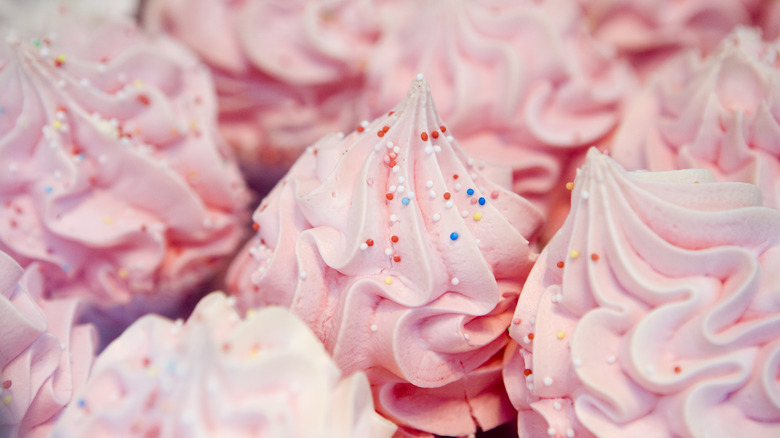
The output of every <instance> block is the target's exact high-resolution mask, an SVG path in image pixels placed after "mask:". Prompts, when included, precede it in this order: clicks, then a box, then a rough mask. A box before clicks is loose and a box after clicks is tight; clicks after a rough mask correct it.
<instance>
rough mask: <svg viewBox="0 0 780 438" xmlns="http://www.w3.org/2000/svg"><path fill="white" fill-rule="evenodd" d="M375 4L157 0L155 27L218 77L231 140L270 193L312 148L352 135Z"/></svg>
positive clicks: (149, 13) (151, 9)
mask: <svg viewBox="0 0 780 438" xmlns="http://www.w3.org/2000/svg"><path fill="white" fill-rule="evenodd" d="M378 16H379V14H377V13H376V12H375V11H374V9H373V8H372V5H371V2H364V1H355V0H339V1H325V0H317V1H300V0H299V1H262V0H250V1H242V2H225V1H219V0H196V1H190V0H149V1H147V3H146V5H145V8H144V13H143V19H144V23H145V25H146V27H147V28H149V29H150V30H152V31H155V32H165V33H168V34H170V35H172V36H173V37H175V38H177V39H178V40H180V41H182V42H184V43H185V44H186V45H188V46H189V47H191V48H192V49H193V50H195V51H196V52H197V53H198V54H199V55H200V56H201V57H202V58H203V59H204V61H205V62H206V63H207V64H208V66H209V67H210V68H211V71H212V73H213V74H214V77H215V81H216V85H217V91H218V93H219V124H220V130H221V132H222V134H223V135H224V136H225V138H226V139H227V141H228V142H229V143H230V145H231V146H232V147H233V148H234V149H235V150H236V151H237V152H238V156H239V159H240V161H241V164H242V167H243V168H244V170H245V173H246V174H247V178H248V179H249V180H250V181H252V182H254V183H255V184H257V185H258V186H259V187H264V186H265V187H266V188H267V187H271V186H272V185H273V184H274V183H275V182H276V181H278V180H279V178H281V177H282V176H283V175H284V173H285V172H286V171H287V169H288V168H289V167H290V165H291V164H292V163H293V162H294V161H295V159H296V158H297V157H298V155H300V154H301V152H303V150H304V148H306V147H307V146H309V145H311V144H312V143H314V142H315V141H317V140H318V139H319V138H320V137H321V136H323V135H325V134H328V133H330V132H335V131H341V130H347V129H353V128H354V127H355V126H356V125H357V123H358V122H359V121H360V120H361V117H360V115H359V113H358V106H357V102H358V100H359V98H360V97H361V92H362V89H363V78H362V77H363V70H364V68H365V65H366V59H367V57H368V55H369V51H370V50H371V47H372V45H373V43H374V41H375V40H376V38H377V35H378V33H379V25H378V20H377V17H378Z"/></svg>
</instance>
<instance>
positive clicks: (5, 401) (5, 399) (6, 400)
mask: <svg viewBox="0 0 780 438" xmlns="http://www.w3.org/2000/svg"><path fill="white" fill-rule="evenodd" d="M12 401H14V398H13V397H11V396H10V395H7V396H5V397H3V404H4V405H10V404H11V402H12Z"/></svg>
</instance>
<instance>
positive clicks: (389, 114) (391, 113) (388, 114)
mask: <svg viewBox="0 0 780 438" xmlns="http://www.w3.org/2000/svg"><path fill="white" fill-rule="evenodd" d="M393 114H395V111H390V112H389V113H387V116H388V117H389V116H392V115H393Z"/></svg>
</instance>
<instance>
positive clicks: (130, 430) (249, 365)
mask: <svg viewBox="0 0 780 438" xmlns="http://www.w3.org/2000/svg"><path fill="white" fill-rule="evenodd" d="M394 430H395V427H394V426H393V425H392V424H391V423H390V422H389V421H387V420H385V419H383V418H382V417H380V416H379V415H378V414H377V413H376V412H374V409H373V404H372V401H371V391H370V388H369V385H368V380H367V379H366V377H365V375H363V374H362V373H356V374H353V375H351V376H348V377H346V376H344V375H342V372H341V371H340V370H339V368H338V367H337V366H336V365H335V363H334V362H333V360H332V359H331V358H330V356H328V354H327V352H326V351H325V349H324V348H323V346H322V344H321V343H320V342H319V340H318V339H317V338H316V337H315V336H314V335H313V334H312V333H311V331H310V330H309V329H308V327H306V325H305V324H304V323H303V322H301V321H300V320H299V319H298V318H296V317H295V316H293V315H292V314H291V313H290V312H289V311H287V310H286V309H282V308H279V307H268V308H265V309H261V310H259V311H258V312H252V313H251V314H249V315H247V318H246V319H242V318H241V317H239V315H238V313H237V312H236V310H235V308H234V307H233V303H232V302H231V299H228V298H226V297H225V295H223V294H222V293H213V294H210V295H208V296H206V297H205V298H203V299H202V300H201V301H200V302H199V303H198V305H197V307H196V308H195V311H194V313H193V315H192V316H190V318H189V319H188V320H187V322H186V323H183V322H182V321H181V320H178V321H176V322H174V321H171V320H168V319H165V318H161V317H159V316H156V315H149V316H145V317H143V318H141V319H139V320H138V321H136V322H135V323H134V324H133V325H132V326H130V327H129V328H128V329H127V330H126V331H125V332H124V333H123V334H122V335H121V336H120V337H119V338H117V339H116V340H115V341H114V342H113V343H112V344H111V345H109V346H108V348H106V350H105V351H103V353H101V354H100V356H98V358H97V360H96V361H95V366H94V368H93V371H92V373H91V374H90V377H89V380H88V381H87V383H86V384H85V385H84V386H83V387H82V389H81V390H80V391H79V393H78V394H77V395H76V402H75V403H72V404H71V405H70V406H69V407H68V408H67V409H66V410H65V412H64V413H63V414H62V416H61V418H60V419H59V421H58V422H57V425H56V427H55V430H54V434H53V437H56V438H64V437H85V436H89V437H115V436H122V437H150V436H160V435H161V434H162V436H166V437H171V438H175V437H181V438H190V437H216V436H220V437H223V436H228V437H249V436H274V437H290V438H297V437H315V438H317V437H323V438H324V437H374V438H379V437H387V438H389V437H391V436H392V435H393V432H394Z"/></svg>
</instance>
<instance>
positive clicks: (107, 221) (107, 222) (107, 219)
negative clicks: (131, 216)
mask: <svg viewBox="0 0 780 438" xmlns="http://www.w3.org/2000/svg"><path fill="white" fill-rule="evenodd" d="M103 222H104V223H105V224H106V225H111V224H112V223H114V219H113V218H112V217H111V216H106V217H104V218H103Z"/></svg>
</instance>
